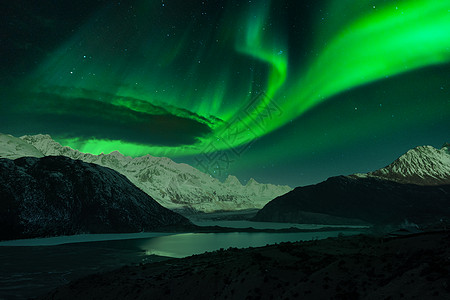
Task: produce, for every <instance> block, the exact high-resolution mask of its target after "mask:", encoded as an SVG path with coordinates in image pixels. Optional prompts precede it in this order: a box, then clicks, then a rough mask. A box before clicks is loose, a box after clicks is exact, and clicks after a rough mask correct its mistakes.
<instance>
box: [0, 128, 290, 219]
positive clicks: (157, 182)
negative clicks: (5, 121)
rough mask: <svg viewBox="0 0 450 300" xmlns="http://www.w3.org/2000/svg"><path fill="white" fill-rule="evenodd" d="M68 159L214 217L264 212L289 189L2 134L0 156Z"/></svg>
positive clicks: (177, 205) (163, 202) (48, 139)
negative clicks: (114, 174)
mask: <svg viewBox="0 0 450 300" xmlns="http://www.w3.org/2000/svg"><path fill="white" fill-rule="evenodd" d="M50 155H54V156H55V155H56V156H58V155H60V156H66V157H69V158H72V159H79V160H82V161H84V162H88V163H95V164H98V165H101V166H104V167H108V168H111V169H113V170H116V171H118V172H119V173H121V174H123V175H125V176H126V177H127V178H128V179H129V180H130V181H131V182H132V183H133V184H135V185H136V186H137V187H139V188H140V189H142V190H143V191H144V192H145V193H147V194H148V195H150V196H151V197H152V198H154V199H155V200H156V201H158V202H159V203H160V204H161V205H163V206H164V207H167V208H169V209H173V210H178V211H186V210H187V211H201V212H213V211H218V210H239V209H251V208H262V207H263V206H264V205H265V204H266V203H268V202H269V201H270V200H272V199H273V198H275V197H277V196H280V195H283V194H285V193H287V192H289V191H290V190H291V188H290V187H289V186H279V185H273V184H263V183H258V182H256V180H254V179H250V180H249V181H248V182H247V184H246V185H242V184H241V183H240V182H239V180H238V179H237V178H236V177H235V176H231V175H230V176H228V178H227V179H226V180H225V181H224V182H220V181H219V180H218V179H216V178H214V177H212V176H210V175H209V174H205V173H203V172H201V171H199V170H197V169H195V168H193V167H191V166H189V165H187V164H179V163H175V162H174V161H172V160H171V159H169V158H165V157H153V156H150V155H146V156H142V157H136V158H132V157H129V156H123V155H122V154H120V153H119V152H112V153H110V154H100V155H92V154H88V153H82V152H79V151H77V150H74V149H72V148H70V147H63V146H61V145H60V144H59V143H57V142H55V141H54V140H53V139H52V138H51V137H50V136H49V135H41V134H39V135H31V136H23V137H21V138H16V137H13V136H10V135H5V134H0V157H6V158H18V157H23V156H34V157H44V156H50Z"/></svg>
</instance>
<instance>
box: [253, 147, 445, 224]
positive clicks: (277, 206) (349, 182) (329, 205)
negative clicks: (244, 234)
mask: <svg viewBox="0 0 450 300" xmlns="http://www.w3.org/2000/svg"><path fill="white" fill-rule="evenodd" d="M449 203H450V154H449V148H448V144H444V147H443V148H442V149H436V148H434V147H432V146H419V147H416V148H414V149H411V150H409V151H407V152H406V153H405V154H403V155H402V156H400V157H399V158H398V159H396V160H395V161H394V162H392V163H391V164H389V165H388V166H386V167H384V168H381V169H379V170H376V171H373V172H369V173H366V174H352V175H348V176H344V175H341V176H334V177H330V178H328V179H327V180H325V181H323V182H320V183H318V184H315V185H308V186H304V187H296V188H295V189H294V190H292V191H290V192H289V193H286V194H284V195H282V196H279V197H277V198H275V199H274V200H272V201H270V202H269V203H268V204H266V205H265V206H264V207H263V208H262V209H261V210H260V211H259V212H258V213H257V214H256V216H255V217H254V220H255V221H269V222H293V223H322V224H333V223H341V224H355V223H358V222H359V223H360V224H363V223H369V224H392V223H401V222H403V221H405V220H408V221H412V222H415V223H428V222H431V223H432V222H440V221H442V220H443V219H449V218H450V205H449Z"/></svg>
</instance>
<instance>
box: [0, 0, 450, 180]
mask: <svg viewBox="0 0 450 300" xmlns="http://www.w3.org/2000/svg"><path fill="white" fill-rule="evenodd" d="M0 14H1V19H2V22H3V23H4V25H2V26H1V29H0V30H1V31H0V32H1V36H0V38H1V45H0V51H1V52H0V57H1V59H2V66H1V71H0V88H1V91H2V97H1V98H0V107H1V110H0V132H3V133H8V134H13V135H15V136H21V135H24V134H38V133H46V134H50V135H51V136H52V137H53V138H54V139H55V140H57V141H58V142H60V143H61V144H62V145H65V146H70V147H72V148H75V149H78V150H80V151H83V152H89V153H93V154H99V153H102V152H103V153H109V152H111V151H115V150H118V151H120V152H121V153H123V154H125V155H130V156H140V155H145V154H151V155H153V156H167V157H170V158H172V159H173V160H175V161H177V162H185V163H189V164H191V165H192V166H194V167H197V168H198V169H200V170H201V171H204V172H208V173H210V174H211V175H212V176H215V177H217V178H219V179H223V178H225V177H226V176H227V175H228V174H234V175H237V176H238V178H239V179H240V180H241V182H242V183H245V182H246V181H247V180H248V179H249V178H250V177H253V178H255V179H256V180H257V181H261V182H271V183H277V184H289V185H290V186H293V187H294V186H299V185H306V184H311V183H317V182H319V181H322V180H324V179H326V178H327V177H329V176H334V175H340V174H351V173H355V172H368V171H373V170H375V169H377V168H381V167H384V166H385V165H387V164H389V163H390V162H392V161H393V160H394V159H395V158H397V157H398V156H400V155H401V154H402V153H404V152H406V151H407V150H408V149H410V148H413V147H415V146H418V145H425V144H427V145H432V146H435V147H438V148H439V147H441V146H442V144H444V143H445V142H449V132H450V93H449V89H450V86H449V80H450V75H449V74H450V0H439V1H429V0H403V1H401V0H389V1H388V0H360V1H351V0H328V1H327V0H323V1H314V0H305V1H303V0H302V1H301V0H298V1H295V0H277V1H275V0H273V1H270V0H251V1H247V0H246V1H238V0H209V1H208V0H204V1H200V0H190V1H185V0H134V1H132V0H124V1H103V0H96V1H95V0H90V1H87V0H80V1H67V0H60V1H50V0H41V1H31V0H29V1H25V0H17V1H9V2H8V3H6V5H5V7H4V9H2V11H1V12H0Z"/></svg>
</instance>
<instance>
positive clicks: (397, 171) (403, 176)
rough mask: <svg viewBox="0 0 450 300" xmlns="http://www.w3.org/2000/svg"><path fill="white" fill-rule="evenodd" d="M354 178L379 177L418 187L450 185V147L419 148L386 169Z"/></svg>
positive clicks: (410, 151)
mask: <svg viewBox="0 0 450 300" xmlns="http://www.w3.org/2000/svg"><path fill="white" fill-rule="evenodd" d="M352 176H355V177H377V178H381V179H387V180H391V181H396V182H400V183H411V184H418V185H440V184H450V145H449V144H448V143H446V144H444V146H443V147H442V148H441V149H436V148H434V147H432V146H418V147H416V148H414V149H411V150H409V151H408V152H406V153H405V154H403V155H402V156H400V157H399V158H397V159H396V160H395V161H394V162H393V163H391V164H390V165H388V166H386V167H384V168H381V169H379V170H376V171H374V172H369V173H367V174H355V175H352Z"/></svg>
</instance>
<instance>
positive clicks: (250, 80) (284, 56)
mask: <svg viewBox="0 0 450 300" xmlns="http://www.w3.org/2000/svg"><path fill="white" fill-rule="evenodd" d="M150 2H151V1H137V5H136V8H135V9H136V11H138V12H139V13H138V14H137V15H136V20H135V24H138V25H139V26H140V27H146V26H147V27H148V24H149V23H146V22H149V21H148V20H151V19H152V16H154V15H156V11H157V7H158V6H160V5H161V3H160V1H154V2H151V3H150ZM254 2H255V1H254ZM256 2H257V3H256V4H253V5H256V9H255V7H254V6H253V7H252V9H250V8H247V10H244V12H243V14H242V16H241V19H239V18H237V20H241V22H236V21H235V20H236V16H235V12H233V11H230V10H229V11H228V12H226V13H225V14H224V15H223V16H222V19H221V22H220V24H219V25H218V26H216V27H214V26H211V27H210V28H198V27H196V25H195V24H193V25H192V26H190V27H188V28H187V29H183V30H184V33H183V32H182V31H183V30H180V29H176V30H175V32H174V33H175V34H173V33H172V35H174V36H173V38H171V34H170V33H167V34H166V33H165V32H164V33H160V32H159V30H156V29H154V28H153V29H148V30H147V31H145V30H144V31H141V33H136V35H135V36H131V37H130V36H129V34H128V32H126V30H124V29H123V28H122V27H123V26H124V25H123V24H121V23H120V22H118V21H117V20H116V22H111V26H107V27H99V26H97V28H99V29H97V30H92V28H96V27H95V26H96V25H95V24H96V22H99V21H98V20H102V19H105V20H106V19H110V18H111V16H114V14H113V13H111V10H110V9H109V10H108V9H106V10H105V11H101V12H99V14H98V15H96V16H95V18H93V20H92V21H91V22H89V23H88V24H86V25H85V26H84V27H82V28H81V29H80V30H79V32H78V33H76V34H75V35H74V36H73V37H72V39H70V40H69V41H67V43H66V44H65V45H63V46H62V47H61V48H60V49H59V50H57V51H55V53H53V55H51V56H50V57H49V58H48V59H47V60H46V61H45V62H44V63H43V64H41V66H40V67H39V68H38V69H37V70H36V72H35V74H34V75H33V78H32V79H30V82H33V86H34V89H33V92H35V93H41V92H45V93H57V94H58V95H63V96H64V97H67V98H74V99H75V98H76V97H87V94H89V93H92V94H95V92H98V93H100V94H101V93H108V94H112V95H114V97H113V98H108V100H105V99H104V98H102V99H100V98H101V97H97V98H95V96H92V95H91V96H89V98H90V99H93V100H92V101H108V103H109V104H112V105H114V106H121V107H126V108H128V109H130V110H133V111H140V112H145V113H149V114H158V113H159V112H155V111H154V110H153V111H152V110H149V108H148V105H146V104H148V103H150V104H154V105H159V106H162V107H169V108H168V109H167V110H168V111H169V112H170V113H172V114H175V115H182V116H183V117H186V115H185V114H184V115H183V114H182V111H184V110H188V111H190V112H192V114H191V115H188V117H190V118H195V119H196V120H200V122H203V123H205V124H207V125H208V126H209V127H210V128H211V129H212V132H211V133H210V134H208V135H206V136H202V137H199V138H198V142H197V143H195V144H192V145H182V146H175V147H174V146H164V145H143V144H135V143H129V142H124V141H121V140H105V139H100V138H99V139H95V138H93V139H88V140H85V139H80V138H78V137H76V136H73V137H71V136H69V137H67V136H66V137H63V136H61V137H57V136H55V137H54V138H55V139H56V140H58V141H59V142H60V143H61V144H63V145H65V146H70V147H72V148H76V149H79V150H80V151H83V152H89V153H94V154H98V153H102V152H103V153H109V152H112V151H116V150H118V151H120V152H121V153H123V154H125V155H131V156H138V155H144V154H147V153H151V154H152V155H156V156H169V157H176V156H186V155H195V154H199V153H204V152H212V151H217V150H224V149H229V148H233V147H238V146H241V145H244V144H246V143H249V142H251V141H252V140H254V139H256V138H258V137H262V136H264V135H266V134H268V133H270V132H273V131H274V130H276V129H279V128H281V127H282V126H283V125H285V124H286V123H287V122H289V121H291V120H292V119H295V118H298V117H300V116H301V115H302V114H303V113H305V112H306V111H308V110H310V109H311V108H313V107H315V106H317V105H318V104H320V103H322V102H324V101H325V100H327V99H329V98H330V97H332V96H335V95H337V94H339V93H342V92H345V91H347V90H349V89H352V88H355V87H358V86H361V85H364V84H368V83H371V82H374V81H377V80H382V79H385V78H387V77H390V76H395V75H398V74H402V73H405V72H409V71H413V70H416V69H418V68H422V67H426V66H430V65H438V64H444V63H448V62H449V61H450V11H449V8H450V0H437V1H429V0H405V1H397V2H396V3H395V4H380V5H377V6H376V8H375V7H374V8H373V9H372V10H371V11H370V12H367V10H364V12H363V13H361V14H360V15H358V17H357V18H355V19H354V20H351V21H350V22H349V23H348V24H344V25H342V26H336V28H338V30H337V32H335V33H334V34H332V35H331V37H330V38H329V40H328V41H327V43H326V45H325V46H323V47H321V48H320V49H318V54H317V55H314V56H313V57H312V58H310V61H309V63H308V64H307V67H305V68H304V69H301V70H292V69H289V55H293V56H295V55H297V53H292V52H290V53H288V47H287V37H288V34H287V33H286V32H284V31H285V29H284V28H283V26H282V25H281V23H282V22H278V23H277V22H275V23H274V24H272V22H274V20H275V21H276V18H271V6H273V5H274V3H271V2H270V1H267V0H261V1H256ZM337 2H339V1H337ZM371 2H373V1H371ZM331 4H336V2H333V1H332V2H331ZM113 19H114V17H113ZM233 23H239V24H237V25H230V24H233ZM105 28H108V31H112V32H116V33H117V34H116V35H115V36H114V37H111V34H110V32H106V29H105ZM192 30H197V32H200V33H201V34H202V35H203V36H205V37H206V38H205V40H204V43H205V44H207V45H208V49H207V50H206V47H203V46H202V45H199V46H198V48H197V49H196V51H193V52H192V51H191V52H192V53H191V54H189V55H191V56H189V57H190V58H192V61H194V62H193V63H190V66H189V67H188V68H184V69H183V70H181V71H180V70H179V69H177V68H176V67H173V66H176V65H177V63H179V62H180V60H184V59H186V57H182V55H181V54H182V53H183V52H185V51H186V49H188V48H190V49H192V45H190V42H189V40H190V38H189V32H191V31H192ZM156 32H157V33H156ZM158 34H159V35H164V39H163V38H162V37H158V38H155V35H158ZM93 36H102V37H104V38H103V39H104V40H103V41H102V42H101V43H98V42H96V43H94V42H90V40H95V39H93V38H92V37H93ZM143 37H146V38H145V39H143ZM289 38H293V37H292V36H289ZM294 38H295V37H294ZM141 40H143V41H141ZM118 42H120V43H125V44H129V45H130V48H129V49H127V48H125V49H120V51H121V54H122V55H123V59H122V60H117V59H115V58H114V57H115V55H116V54H117V53H116V52H114V51H112V50H111V51H109V52H108V50H105V49H104V46H102V45H105V44H106V45H113V44H116V43H118ZM230 44H231V45H233V46H232V48H231V47H230V46H229V45H230ZM79 45H83V46H82V47H80V46H79ZM137 48H139V51H140V53H145V55H144V56H143V57H136V56H135V55H132V54H128V53H127V52H130V53H135V52H133V51H134V50H133V49H137ZM115 51H116V50H115ZM117 51H119V50H117ZM230 51H234V52H235V55H233V56H230V55H226V54H227V53H229V52H230ZM90 53H93V54H92V57H91V55H90ZM211 53H214V55H213V57H212V55H211ZM288 54H289V55H288ZM80 58H81V59H80ZM91 58H95V63H92V64H89V60H90V59H91ZM218 58H219V60H220V62H218ZM80 60H81V61H80ZM76 61H79V62H78V63H75V62H76ZM111 61H114V63H111ZM239 64H244V65H245V66H246V67H247V66H248V68H246V69H245V70H244V68H243V70H242V72H241V73H239V74H238V75H236V68H235V67H233V66H235V65H239ZM68 66H70V68H69V67H68ZM211 66H215V67H214V70H213V72H211ZM255 69H256V70H258V71H259V73H258V72H255V71H254V70H255ZM142 70H145V71H142ZM186 72H187V73H189V74H191V76H189V77H184V78H182V77H183V76H181V75H180V73H186ZM261 73H262V74H264V76H259V77H258V74H261ZM111 74H114V76H112V75H111ZM261 77H262V78H261ZM144 79H145V80H144ZM55 83H57V84H55ZM92 91H95V92H92ZM261 91H264V92H265V93H264V94H263V96H261V97H256V95H258V93H260V92H261ZM94 98H95V99H94ZM130 99H135V101H132V100H130ZM231 99H234V100H231ZM236 99H237V100H236ZM255 99H256V100H255ZM249 103H251V104H252V105H251V106H248V104H249ZM274 106H275V107H276V108H277V109H278V110H279V111H281V112H282V113H279V114H276V115H274V116H273V117H271V119H270V122H264V121H261V120H263V119H264V116H265V114H267V111H268V110H270V109H273V107H274ZM152 107H153V106H152ZM170 108H173V109H170ZM59 113H64V112H59ZM261 123H263V124H261ZM261 125H263V126H261ZM230 132H232V133H233V134H231V135H232V138H230ZM212 143H213V144H214V147H210V145H211V144H212Z"/></svg>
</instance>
